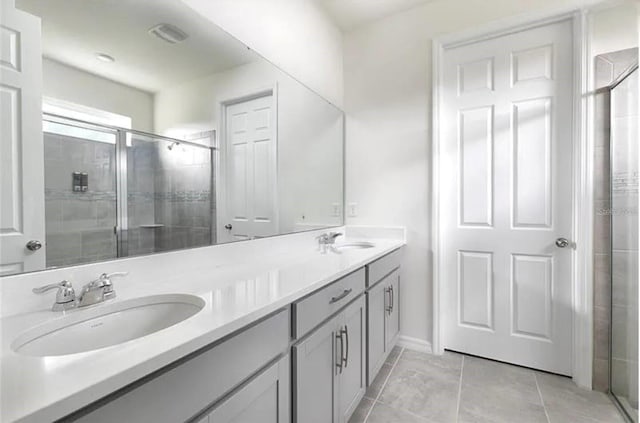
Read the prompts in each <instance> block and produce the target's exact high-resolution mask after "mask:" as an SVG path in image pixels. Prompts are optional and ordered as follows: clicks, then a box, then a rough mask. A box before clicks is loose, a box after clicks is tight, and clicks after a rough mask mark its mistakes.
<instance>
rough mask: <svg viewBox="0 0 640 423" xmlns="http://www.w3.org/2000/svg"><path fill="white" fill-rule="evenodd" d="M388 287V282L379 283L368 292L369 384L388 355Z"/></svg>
mask: <svg viewBox="0 0 640 423" xmlns="http://www.w3.org/2000/svg"><path fill="white" fill-rule="evenodd" d="M387 289H388V287H387V284H385V283H379V284H377V285H376V286H374V287H373V288H371V289H370V290H369V292H367V354H368V363H367V385H369V384H370V383H371V382H373V379H374V378H375V376H376V374H378V371H379V370H380V368H381V367H382V364H384V360H385V357H386V354H385V352H386V348H387V345H386V344H387V343H386V341H385V339H384V332H385V330H386V329H385V325H386V318H385V314H386V313H387V311H386V307H387V301H388V295H387V293H386V291H387Z"/></svg>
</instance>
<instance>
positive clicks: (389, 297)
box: [385, 286, 393, 315]
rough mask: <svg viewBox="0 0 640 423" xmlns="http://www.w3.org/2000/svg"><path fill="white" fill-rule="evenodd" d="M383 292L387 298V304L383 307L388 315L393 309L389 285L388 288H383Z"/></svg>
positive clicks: (391, 289) (391, 291)
mask: <svg viewBox="0 0 640 423" xmlns="http://www.w3.org/2000/svg"><path fill="white" fill-rule="evenodd" d="M385 293H386V294H388V295H387V298H388V300H389V305H387V306H386V307H385V310H386V311H387V314H388V315H391V312H392V311H393V296H392V295H393V288H392V287H391V286H390V287H389V288H387V289H385Z"/></svg>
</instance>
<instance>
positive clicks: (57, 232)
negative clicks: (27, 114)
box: [43, 114, 216, 267]
mask: <svg viewBox="0 0 640 423" xmlns="http://www.w3.org/2000/svg"><path fill="white" fill-rule="evenodd" d="M43 132H44V148H45V159H44V161H45V217H46V243H47V267H53V266H66V265H74V264H81V263H90V262H95V261H99V260H108V259H114V258H117V257H127V256H135V255H140V254H150V253H155V252H162V251H170V250H177V249H183V248H193V247H202V246H208V245H211V244H213V243H215V241H216V236H215V224H214V222H215V207H214V200H215V191H214V181H213V151H214V150H213V149H212V148H210V147H207V146H203V145H201V144H197V143H192V142H188V141H180V140H174V139H171V138H166V137H162V136H158V135H153V134H145V133H141V132H137V131H130V130H126V129H122V128H116V127H108V126H104V125H98V124H93V123H90V122H85V121H81V120H77V119H73V118H65V117H61V116H56V115H48V114H45V115H44V119H43Z"/></svg>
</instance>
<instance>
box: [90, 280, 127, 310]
mask: <svg viewBox="0 0 640 423" xmlns="http://www.w3.org/2000/svg"><path fill="white" fill-rule="evenodd" d="M128 274H129V272H114V273H109V274H107V273H103V274H101V275H100V276H99V277H98V279H96V280H94V281H91V282H89V283H88V284H86V285H85V286H83V287H82V289H81V290H80V295H79V296H78V307H86V306H89V305H92V304H97V303H101V302H103V301H107V300H110V299H112V298H115V297H116V291H114V289H113V283H112V282H111V278H114V277H121V276H127V275H128Z"/></svg>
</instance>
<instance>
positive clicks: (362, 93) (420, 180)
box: [344, 0, 588, 342]
mask: <svg viewBox="0 0 640 423" xmlns="http://www.w3.org/2000/svg"><path fill="white" fill-rule="evenodd" d="M586 3H588V1H582V0H563V1H559V0H537V1H525V0H519V1H515V0H494V1H491V2H487V1H485V0H437V1H434V2H430V3H427V4H425V5H423V6H420V7H418V8H415V9H411V10H409V11H406V12H402V13H399V14H396V15H393V16H391V17H388V18H385V19H383V20H380V21H377V22H375V23H372V24H370V25H367V26H364V27H360V28H358V29H356V30H354V31H353V32H349V33H347V34H345V38H344V48H345V59H344V67H345V111H346V113H347V136H346V139H347V156H346V160H347V169H346V196H347V200H346V202H347V205H348V204H349V203H350V202H356V203H358V211H359V215H358V217H355V218H347V223H348V224H370V225H376V224H377V225H403V226H406V227H407V240H408V245H407V248H406V250H405V257H404V263H403V271H402V283H403V286H402V290H401V301H402V303H403V306H402V308H401V310H402V315H401V324H402V328H401V331H402V335H404V336H408V337H412V338H417V339H419V340H422V341H425V342H430V341H431V335H432V334H431V332H432V331H431V328H432V306H431V304H432V298H431V290H432V281H431V270H432V268H431V250H430V243H431V235H430V231H431V227H430V226H431V225H430V220H431V213H430V208H431V194H430V184H431V167H430V163H431V148H430V145H431V121H430V115H431V82H430V81H431V45H432V39H433V38H434V37H437V36H439V35H443V34H446V33H451V32H456V31H462V30H467V29H470V28H473V27H474V26H477V25H482V24H485V23H488V22H491V21H494V20H498V19H503V18H506V17H509V16H514V15H520V14H523V13H531V12H536V13H537V12H540V11H543V10H545V9H549V10H552V9H553V10H560V9H565V10H567V9H568V8H570V7H578V6H581V5H584V4H586Z"/></svg>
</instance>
